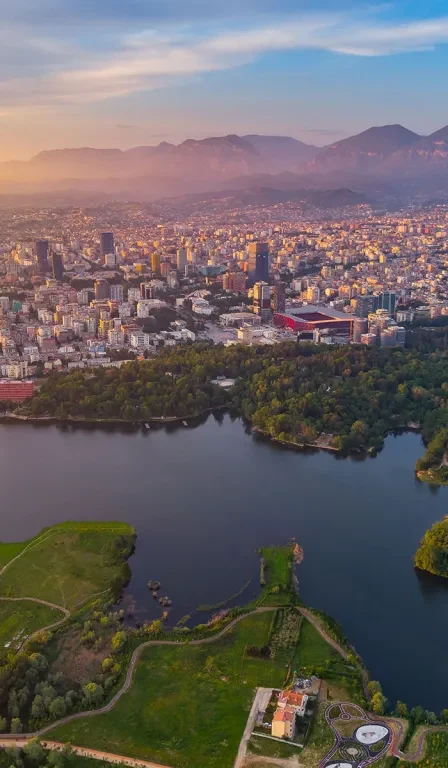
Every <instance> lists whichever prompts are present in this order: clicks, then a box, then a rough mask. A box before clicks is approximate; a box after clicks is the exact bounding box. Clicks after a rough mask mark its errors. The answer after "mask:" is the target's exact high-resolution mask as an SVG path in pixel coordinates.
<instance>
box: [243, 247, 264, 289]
mask: <svg viewBox="0 0 448 768" xmlns="http://www.w3.org/2000/svg"><path fill="white" fill-rule="evenodd" d="M247 271H248V278H249V285H250V286H253V285H254V284H255V283H258V282H260V281H262V282H264V283H268V282H269V246H268V244H267V243H261V242H254V243H249V258H248V270H247Z"/></svg>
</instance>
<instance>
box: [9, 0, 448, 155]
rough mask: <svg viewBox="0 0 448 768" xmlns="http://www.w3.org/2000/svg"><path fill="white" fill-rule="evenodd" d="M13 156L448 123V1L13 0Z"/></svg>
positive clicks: (321, 136) (424, 129)
mask: <svg viewBox="0 0 448 768" xmlns="http://www.w3.org/2000/svg"><path fill="white" fill-rule="evenodd" d="M0 12H1V19H2V24H1V27H0V160H12V159H19V160H20V159H28V158H29V157H31V156H32V155H34V154H35V153H37V152H39V151H40V150H44V149H53V148H64V147H76V146H94V147H120V148H122V149H126V148H128V147H132V146H139V145H142V144H158V143H159V142H160V141H170V142H173V143H179V142H180V141H183V140H184V139H186V138H204V137H206V136H219V135H225V134H229V133H237V134H239V135H244V134H246V133H261V134H275V135H288V136H293V137H295V138H297V139H300V140H302V141H305V142H307V143H309V144H317V145H319V146H322V145H325V144H328V143H332V142H334V141H337V140H339V139H341V138H344V137H345V136H348V135H352V134H354V133H358V132H359V131H362V130H364V129H366V128H368V127H370V126H371V125H384V124H387V123H401V124H403V125H406V126H407V127H408V128H410V129H412V130H414V131H417V132H419V133H423V134H427V133H431V132H432V131H434V130H437V129H438V128H441V127H442V126H443V125H446V124H447V123H448V99H447V95H448V77H447V75H446V73H447V71H448V7H447V5H446V1H445V0H426V2H422V0H413V1H412V2H408V1H404V0H398V1H397V2H383V3H381V2H378V3H375V2H364V0H357V2H350V0H224V2H221V1H220V0H37V1H36V0H14V2H10V0H0Z"/></svg>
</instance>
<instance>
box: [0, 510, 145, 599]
mask: <svg viewBox="0 0 448 768" xmlns="http://www.w3.org/2000/svg"><path fill="white" fill-rule="evenodd" d="M132 535H133V529H132V528H131V526H128V525H125V524H120V523H113V524H107V523H106V524H105V523H90V524H89V523H65V524H62V525H57V526H54V527H52V528H49V529H46V530H44V531H42V533H41V534H39V536H37V537H35V539H31V540H30V541H28V542H24V543H23V544H4V543H1V544H0V563H3V564H4V566H5V567H4V570H3V573H2V575H1V577H0V594H2V595H4V596H7V597H34V598H39V599H41V600H47V601H49V602H51V603H55V604H56V605H60V606H62V607H64V608H67V609H68V610H71V609H73V608H74V607H75V606H76V605H78V604H79V603H81V602H83V601H84V600H87V599H88V598H89V597H91V596H93V595H95V594H97V593H99V592H102V591H104V590H107V589H108V588H109V587H110V586H111V583H112V582H113V580H114V578H116V577H117V576H118V575H119V573H120V570H121V568H122V562H123V558H122V559H121V560H120V557H119V556H118V554H117V552H115V551H114V542H115V541H116V540H117V537H118V536H126V537H129V536H132ZM20 552H21V554H20ZM17 554H20V556H19V557H18V558H17V559H15V560H14V559H13V558H14V557H15V556H16V555H17ZM8 563H9V565H8Z"/></svg>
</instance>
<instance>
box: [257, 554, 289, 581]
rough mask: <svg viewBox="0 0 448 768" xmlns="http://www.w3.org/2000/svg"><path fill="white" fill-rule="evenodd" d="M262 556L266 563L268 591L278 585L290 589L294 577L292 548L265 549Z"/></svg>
mask: <svg viewBox="0 0 448 768" xmlns="http://www.w3.org/2000/svg"><path fill="white" fill-rule="evenodd" d="M260 554H261V556H262V557H264V561H265V567H266V570H265V575H266V584H267V587H268V589H272V587H275V586H277V585H282V586H283V587H284V588H288V587H289V585H290V584H291V577H292V559H293V554H292V547H263V548H262V549H261V550H260Z"/></svg>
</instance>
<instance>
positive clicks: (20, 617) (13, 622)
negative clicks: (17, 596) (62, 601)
mask: <svg viewBox="0 0 448 768" xmlns="http://www.w3.org/2000/svg"><path fill="white" fill-rule="evenodd" d="M63 618H64V614H63V613H62V612H61V611H59V610H57V609H56V608H50V607H48V606H46V605H40V604H39V603H33V602H28V601H27V600H26V601H25V600H24V601H23V602H22V601H21V602H16V601H14V602H9V601H3V600H1V601H0V652H1V651H16V650H17V649H18V648H19V647H20V646H21V645H22V643H23V642H24V640H26V638H27V637H29V636H30V635H32V634H33V632H36V631H37V630H38V629H40V628H41V627H47V626H49V625H50V624H54V622H56V621H59V619H63Z"/></svg>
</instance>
